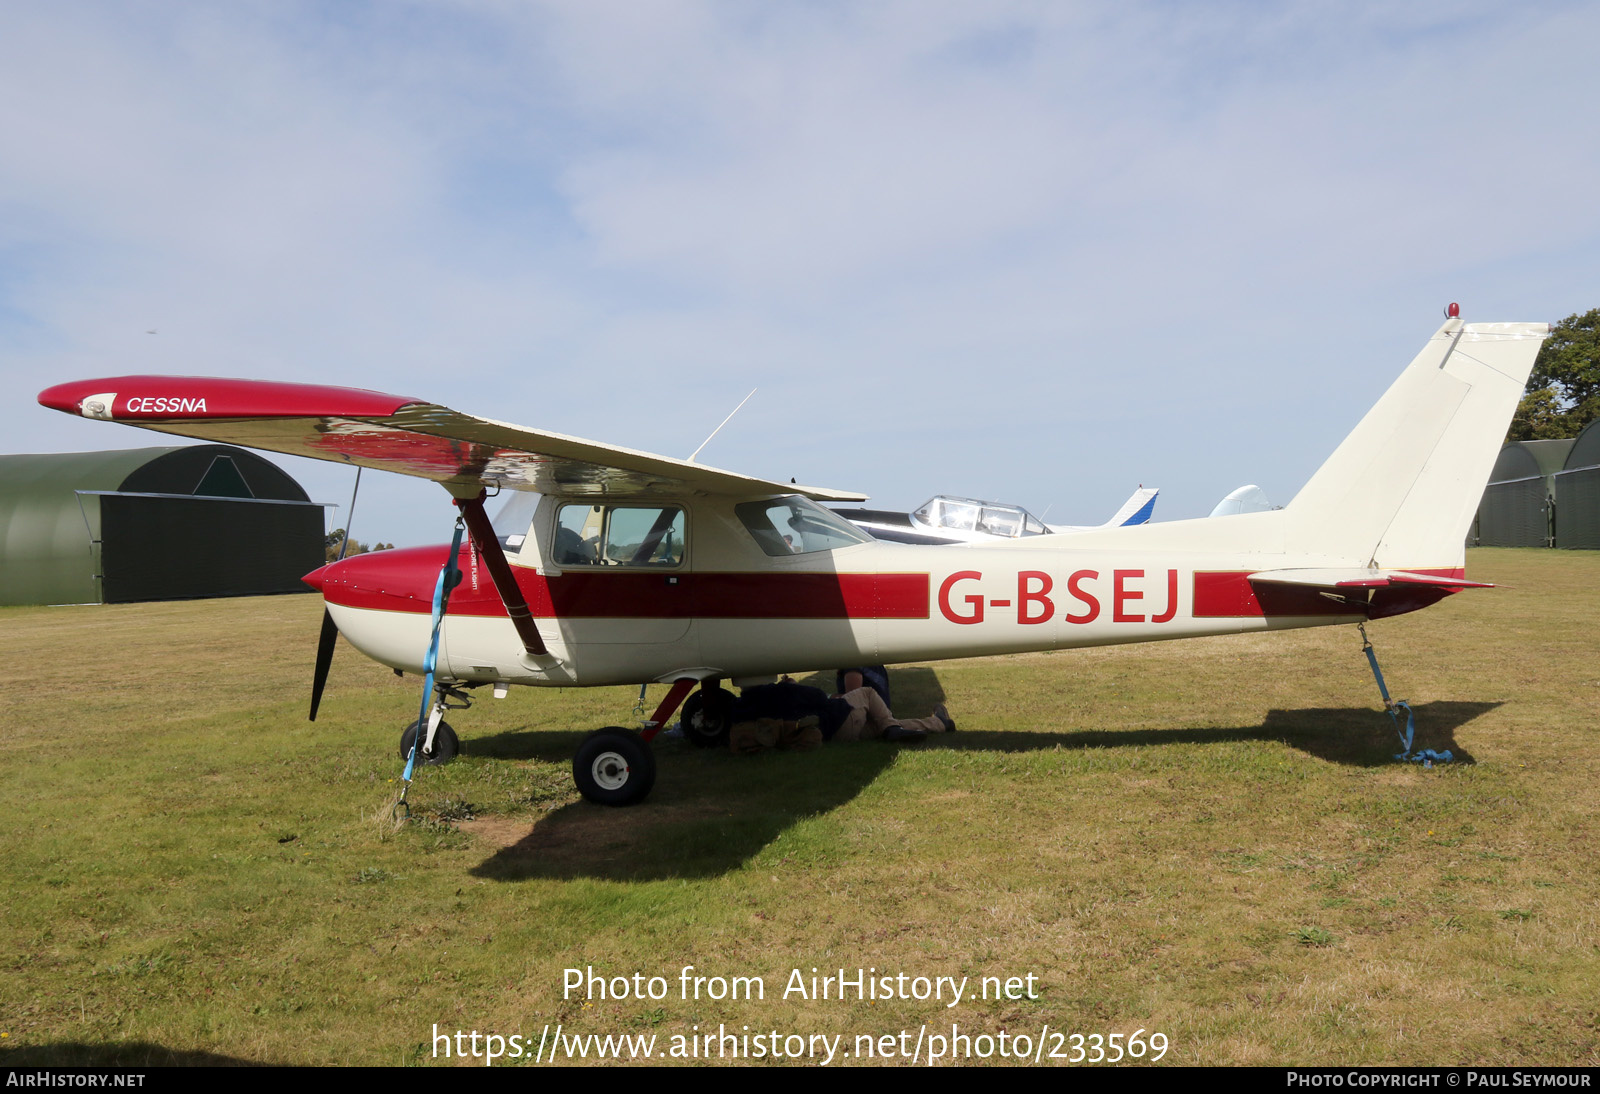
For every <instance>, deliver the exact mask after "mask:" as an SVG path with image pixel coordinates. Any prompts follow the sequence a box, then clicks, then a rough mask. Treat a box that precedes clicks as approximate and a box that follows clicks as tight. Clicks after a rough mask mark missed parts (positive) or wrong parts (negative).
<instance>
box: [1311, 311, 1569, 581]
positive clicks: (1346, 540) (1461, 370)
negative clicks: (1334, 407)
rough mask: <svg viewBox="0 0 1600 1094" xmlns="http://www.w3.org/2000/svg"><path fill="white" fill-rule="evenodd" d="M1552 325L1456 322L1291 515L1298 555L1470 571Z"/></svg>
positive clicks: (1319, 475) (1446, 328) (1347, 442)
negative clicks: (1474, 535)
mask: <svg viewBox="0 0 1600 1094" xmlns="http://www.w3.org/2000/svg"><path fill="white" fill-rule="evenodd" d="M1549 329H1550V328H1549V326H1548V325H1547V324H1545V323H1463V322H1462V321H1461V320H1459V319H1451V320H1450V321H1449V322H1447V323H1445V325H1444V326H1442V327H1440V328H1439V330H1438V333H1436V334H1435V335H1434V336H1433V337H1432V338H1431V339H1429V340H1428V344H1427V345H1426V346H1424V347H1423V350H1422V352H1421V353H1419V354H1418V355H1417V356H1416V359H1415V360H1413V361H1412V362H1411V364H1410V366H1409V367H1407V369H1406V370H1405V371H1404V372H1402V373H1401V374H1400V378H1399V379H1397V380H1396V381H1395V382H1394V384H1393V385H1392V386H1391V387H1390V388H1389V390H1388V391H1387V392H1386V393H1385V394H1384V396H1383V398H1382V399H1380V400H1378V403H1377V405H1376V406H1374V407H1373V408H1372V409H1371V410H1370V411H1368V412H1367V415H1366V417H1364V418H1362V419H1361V422H1360V424H1359V425H1357V426H1356V428H1355V430H1354V431H1353V432H1351V434H1350V435H1349V436H1348V437H1346V438H1345V440H1344V443H1343V444H1341V445H1340V446H1339V447H1338V449H1337V450H1335V452H1334V453H1333V455H1332V456H1330V457H1329V458H1328V461H1327V462H1326V463H1324V464H1323V465H1322V467H1321V468H1319V469H1318V470H1317V473H1316V474H1315V475H1313V476H1312V477H1311V481H1310V482H1308V483H1306V485H1305V487H1304V488H1303V489H1302V490H1301V491H1300V493H1299V494H1297V495H1295V498H1294V500H1293V501H1291V502H1290V503H1289V505H1288V506H1287V508H1286V515H1287V517H1288V518H1289V520H1288V528H1287V540H1288V542H1287V543H1286V547H1287V548H1288V550H1289V551H1290V552H1304V553H1308V554H1319V555H1329V556H1337V557H1339V558H1341V559H1344V560H1347V561H1349V562H1351V563H1355V564H1360V565H1368V564H1370V565H1375V566H1380V567H1398V568H1402V569H1405V568H1410V569H1417V568H1423V567H1455V566H1460V565H1461V563H1462V560H1463V557H1464V551H1465V547H1464V544H1465V542H1466V536H1467V529H1468V528H1469V527H1470V525H1471V523H1472V515H1473V513H1474V511H1475V510H1476V509H1477V506H1478V501H1479V499H1480V498H1481V497H1482V495H1483V488H1484V484H1485V483H1487V482H1488V481H1489V472H1490V469H1491V468H1492V467H1493V466H1494V461H1495V457H1496V455H1497V454H1498V453H1499V451H1500V445H1501V442H1502V440H1503V439H1504V437H1505V432H1506V427H1507V426H1508V425H1509V424H1510V422H1511V415H1512V414H1513V413H1514V412H1515V410H1516V407H1517V402H1518V400H1519V399H1520V398H1521V396H1522V390H1523V386H1524V385H1525V384H1526V383H1527V380H1528V374H1529V372H1531V371H1532V369H1533V360H1534V357H1535V356H1537V354H1538V352H1539V344H1540V342H1541V341H1542V340H1543V339H1544V337H1545V335H1546V334H1547V333H1548V332H1549Z"/></svg>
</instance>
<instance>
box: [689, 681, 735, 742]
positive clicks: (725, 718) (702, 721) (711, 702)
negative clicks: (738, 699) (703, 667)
mask: <svg viewBox="0 0 1600 1094" xmlns="http://www.w3.org/2000/svg"><path fill="white" fill-rule="evenodd" d="M679 724H680V725H682V726H683V735H684V736H685V737H687V738H688V739H689V741H690V743H692V744H696V745H699V746H700V747H701V748H726V747H728V730H729V729H730V728H732V726H733V693H732V692H731V691H725V690H723V689H722V688H712V689H711V691H710V693H709V694H707V692H706V689H705V688H701V689H700V690H699V691H696V692H695V693H694V694H692V695H690V696H689V698H687V699H685V700H684V701H683V712H682V713H681V714H680V715H679Z"/></svg>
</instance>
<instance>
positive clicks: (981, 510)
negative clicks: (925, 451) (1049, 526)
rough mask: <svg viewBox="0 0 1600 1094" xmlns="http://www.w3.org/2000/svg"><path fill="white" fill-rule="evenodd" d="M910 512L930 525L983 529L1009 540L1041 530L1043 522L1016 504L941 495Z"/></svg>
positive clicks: (1036, 534)
mask: <svg viewBox="0 0 1600 1094" xmlns="http://www.w3.org/2000/svg"><path fill="white" fill-rule="evenodd" d="M912 515H913V516H915V517H916V518H917V519H918V520H920V521H921V522H922V523H923V524H926V525H928V526H929V527H930V528H949V529H951V530H953V531H958V532H983V533H985V534H987V535H991V536H1005V537H1007V538H1010V539H1015V538H1017V537H1018V536H1038V535H1043V534H1044V533H1045V526H1044V522H1043V521H1041V520H1040V519H1039V518H1038V517H1036V516H1034V515H1033V514H1032V513H1030V512H1028V511H1027V510H1026V509H1024V508H1022V507H1021V506H1020V505H999V504H996V503H994V502H988V501H976V500H974V499H972V498H953V497H949V496H947V495H944V494H941V495H940V496H938V497H936V498H930V499H929V500H928V501H927V503H925V504H924V505H923V506H922V508H920V509H918V510H917V511H916V512H915V513H914V514H912Z"/></svg>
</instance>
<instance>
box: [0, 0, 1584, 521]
mask: <svg viewBox="0 0 1600 1094" xmlns="http://www.w3.org/2000/svg"><path fill="white" fill-rule="evenodd" d="M1597 36H1600V8H1597V7H1595V6H1594V5H1586V4H1580V3H1572V4H1567V3H1524V4H1501V3H1474V2H1471V0H1452V2H1449V3H1427V2H1420V3H1413V4H1405V5H1393V4H1389V3H1370V4H1368V3H1343V4H1341V3H1324V2H1318V3H1284V4H1271V3H1264V2H1248V3H1231V4H1230V3H1225V2H1216V3H1207V4H1183V3H1116V2H1107V3H1068V2H1064V0H1050V2H1039V3H1026V2H1011V0H984V2H981V3H980V2H977V0H971V2H953V0H904V2H900V0H882V2H873V0H856V2H849V3H843V2H841V3H833V2H820V0H819V2H783V0H771V2H767V3H761V4H752V3H748V2H744V0H733V2H700V0H629V2H625V3H621V2H611V0H570V2H551V3H543V2H537V0H517V2H510V0H504V2H500V0H434V2H428V0H412V2H407V0H387V2H381V3H364V2H360V0H339V2H337V3H334V2H328V3H299V2H294V0H268V2H251V0H231V2H230V3H228V4H211V3H193V4H186V3H182V2H173V0H161V2H152V3H140V2H137V0H116V2H103V3H96V2H94V0H85V2H80V3H73V4H70V5H67V4H57V3H49V2H30V0H21V2H18V3H13V4H7V5H5V6H4V8H3V9H0V150H3V151H0V399H3V400H4V405H5V406H6V408H7V410H8V413H7V419H8V428H7V430H6V431H5V439H4V440H3V441H0V451H6V452H54V451H85V450H91V449H108V448H130V447H142V446H145V445H160V444H167V443H172V442H171V441H170V440H169V439H168V438H165V437H164V436H163V435H161V434H156V433H150V432H147V431H143V430H138V429H135V428H132V427H125V426H120V425H111V424H107V423H103V422H89V421H82V420H76V419H73V418H69V417H67V416H65V415H62V414H59V413H56V412H53V411H49V410H46V409H44V408H43V407H40V406H38V404H37V402H36V401H35V400H36V396H37V394H38V392H39V391H40V390H41V389H43V388H45V387H47V386H50V385H52V384H56V383H61V382H65V381H68V380H76V379H85V378H90V377H100V376H117V375H125V374H129V373H169V374H179V375H215V376H239V377H247V378H254V379H267V380H287V381H299V382H314V383H323V384H335V385H342V386H350V387H363V388H372V389H376V390H380V391H386V392H391V393H394V394H398V395H404V396H413V397H417V398H421V399H426V400H428V401H431V402H437V403H443V404H445V405H448V406H451V407H453V408H455V409H457V410H461V411H465V412H467V413H475V414H480V415H483V416H486V417H493V418H497V419H500V420H505V421H511V422H516V423H519V424H523V425H528V426H533V427H536V428H541V429H549V430H555V431H557V432H562V433H568V434H572V435H576V436H580V437H585V438H590V439H593V440H598V441H604V442H610V443H615V444H621V445H626V446H628V447H632V448H638V449H644V450H646V451H653V452H660V453H663V454H666V455H672V456H679V457H683V456H687V455H688V454H689V453H690V452H691V451H693V450H694V449H695V448H696V447H697V446H698V445H699V444H700V443H701V442H702V441H703V440H704V439H705V437H706V435H707V434H709V433H710V432H711V431H712V429H714V428H715V427H716V425H717V423H718V422H719V421H721V420H722V418H723V417H724V416H725V415H726V414H727V413H728V411H730V410H731V409H732V408H733V407H734V406H735V404H737V403H738V402H739V400H740V399H742V398H743V397H744V396H745V395H746V394H747V393H748V392H749V391H750V390H751V389H752V388H754V389H757V390H756V395H755V397H754V398H753V399H751V400H750V402H749V403H748V404H747V405H746V406H745V407H744V409H743V410H741V411H740V412H739V414H738V415H737V416H735V417H734V419H733V420H732V421H731V422H730V423H729V424H728V425H727V426H726V427H725V428H724V429H723V430H722V432H721V433H719V434H718V435H717V437H716V438H715V439H714V440H712V442H711V443H710V444H709V445H708V446H707V447H706V448H705V450H704V451H703V452H702V453H701V455H700V457H699V459H700V461H701V462H703V463H707V464H710V465H713V466H718V467H724V468H728V469H730V470H734V471H739V472H743V473H747V474H753V475H760V476H764V477H769V478H773V479H779V480H787V479H789V478H791V477H794V478H797V479H798V480H799V481H800V482H803V483H811V484H815V485H821V486H831V487H837V488H841V489H854V490H860V491H863V492H865V493H868V494H871V495H872V497H873V504H874V505H881V506H883V507H885V508H898V509H902V510H904V509H909V508H912V507H914V506H916V505H918V504H920V503H921V502H922V501H923V500H925V499H926V498H928V497H929V496H931V495H933V494H936V493H953V494H961V495H966V496H971V497H982V498H989V499H993V500H1000V501H1009V502H1014V503H1018V504H1022V505H1024V506H1027V507H1028V508H1030V509H1031V510H1033V511H1034V512H1035V513H1036V514H1040V515H1042V516H1045V517H1046V519H1048V520H1049V521H1051V522H1052V523H1098V522H1099V521H1101V520H1104V519H1105V518H1106V517H1108V516H1109V515H1110V514H1111V512H1112V511H1113V510H1114V509H1115V508H1116V507H1117V505H1118V504H1119V503H1120V502H1121V501H1122V499H1123V498H1125V497H1126V496H1127V495H1128V494H1129V493H1130V492H1131V491H1132V490H1133V489H1134V488H1135V487H1136V486H1138V485H1140V484H1144V485H1150V486H1158V487H1160V488H1161V489H1162V495H1161V500H1160V502H1159V503H1158V505H1157V508H1156V517H1157V519H1163V518H1165V519H1177V518H1182V517H1190V516H1203V515H1204V514H1205V513H1207V512H1209V511H1210V509H1211V507H1212V506H1213V505H1214V504H1215V503H1216V502H1217V501H1218V500H1219V499H1220V498H1222V497H1223V495H1225V494H1226V493H1228V492H1229V491H1230V490H1232V489H1233V488H1235V487H1237V486H1240V485H1242V484H1245V483H1255V484H1258V485H1260V486H1261V487H1262V488H1263V489H1264V490H1265V491H1266V493H1267V494H1268V496H1269V497H1270V498H1272V500H1274V501H1276V502H1278V503H1280V504H1281V503H1283V502H1286V501H1288V500H1289V499H1290V498H1291V497H1292V496H1293V495H1294V493H1295V491H1296V490H1298V488H1299V487H1300V486H1301V485H1302V484H1303V483H1304V482H1305V481H1306V479H1307V478H1309V477H1310V475H1311V473H1312V472H1313V471H1314V470H1315V469H1316V467H1317V466H1318V465H1319V464H1320V462H1321V461H1322V460H1323V459H1324V458H1326V456H1327V455H1328V454H1329V453H1331V452H1332V450H1333V448H1334V447H1335V446H1336V444H1337V443H1338V441H1339V440H1340V439H1341V438H1342V437H1343V436H1344V435H1345V434H1346V433H1347V432H1348V431H1349V430H1350V429H1351V428H1352V427H1353V426H1354V424H1355V423H1356V421H1357V420H1359V418H1360V417H1361V415H1362V414H1363V413H1364V412H1365V411H1366V409H1367V408H1368V407H1369V406H1370V405H1371V404H1372V403H1373V402H1375V401H1376V399H1377V397H1378V396H1379V395H1380V394H1381V393H1382V391H1383V390H1384V388H1385V387H1386V386H1387V385H1388V383H1389V382H1390V381H1391V380H1392V379H1393V378H1394V377H1395V376H1396V375H1397V374H1398V373H1399V371H1400V370H1401V369H1402V368H1403V367H1404V365H1405V364H1406V363H1407V362H1408V361H1409V360H1410V359H1411V357H1412V356H1413V355H1414V354H1415V353H1416V352H1417V351H1418V350H1419V349H1420V348H1421V347H1422V345H1423V343H1424V342H1425V341H1426V340H1427V338H1428V336H1429V335H1430V334H1431V333H1432V332H1433V331H1434V329H1436V327H1437V326H1438V324H1439V323H1440V322H1442V312H1443V309H1444V307H1445V306H1446V305H1447V304H1448V303H1450V302H1451V301H1459V302H1460V304H1461V308H1462V313H1463V315H1464V316H1465V317H1466V318H1468V319H1469V320H1485V321H1488V320H1510V321H1556V320H1559V319H1561V318H1563V317H1565V316H1567V315H1570V314H1573V313H1577V312H1584V311H1588V310H1589V309H1591V308H1593V307H1596V306H1600V201H1597V200H1596V196H1595V195H1596V180H1597V179H1600V125H1597V124H1596V123H1595V118H1596V117H1600V101H1597V100H1600V75H1597V73H1596V70H1595V67H1594V62H1593V56H1592V48H1591V47H1592V43H1593V42H1594V41H1595V40H1596V38H1597ZM271 458H273V459H274V460H275V461H277V462H279V463H280V465H281V466H283V467H285V469H286V470H288V471H289V472H290V473H291V474H293V475H294V476H295V477H296V478H298V479H299V480H300V482H301V483H302V484H303V485H304V486H305V487H306V489H307V490H308V492H309V493H310V494H311V496H312V498H313V499H315V500H318V501H327V502H335V503H337V504H338V505H339V506H340V508H338V509H334V510H330V514H331V515H330V526H334V525H343V524H345V522H346V519H347V518H346V509H345V508H344V507H345V506H347V505H348V502H349V495H350V488H351V485H352V478H353V472H352V471H351V470H350V469H349V468H347V467H340V466H335V465H332V464H320V463H317V462H315V461H309V460H300V459H290V458H280V457H276V456H274V457H271ZM453 517H454V511H453V509H452V507H451V506H450V505H449V504H448V501H447V498H446V495H445V494H444V492H443V491H442V490H441V489H439V487H437V486H436V485H434V484H431V483H427V482H421V481H418V480H408V479H404V478H401V477H399V476H394V475H384V474H367V475H363V481H362V486H361V497H360V501H359V503H358V508H357V511H356V513H355V517H354V521H353V529H352V530H353V533H354V535H355V536H356V537H357V538H359V539H361V540H364V541H369V542H370V541H373V540H381V541H385V542H393V543H396V544H399V545H402V546H404V545H410V544H418V543H428V542H439V541H443V540H446V539H447V538H448V536H449V534H450V531H451V525H452V521H453Z"/></svg>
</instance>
